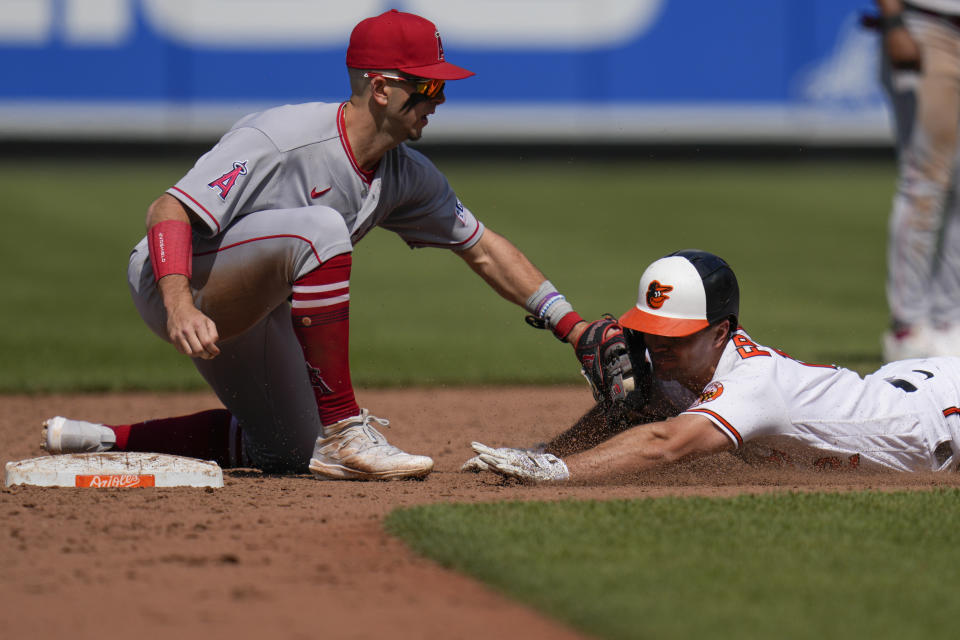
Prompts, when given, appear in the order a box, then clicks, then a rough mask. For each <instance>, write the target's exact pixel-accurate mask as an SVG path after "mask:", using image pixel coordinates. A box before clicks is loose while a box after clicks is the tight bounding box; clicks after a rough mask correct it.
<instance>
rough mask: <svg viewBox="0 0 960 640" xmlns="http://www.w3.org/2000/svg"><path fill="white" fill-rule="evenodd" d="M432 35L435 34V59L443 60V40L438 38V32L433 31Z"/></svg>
mask: <svg viewBox="0 0 960 640" xmlns="http://www.w3.org/2000/svg"><path fill="white" fill-rule="evenodd" d="M433 35H435V36H437V60H440V61H441V62H442V61H443V41H442V40H441V39H440V32H439V31H434V33H433Z"/></svg>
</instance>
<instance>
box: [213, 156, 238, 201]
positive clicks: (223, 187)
mask: <svg viewBox="0 0 960 640" xmlns="http://www.w3.org/2000/svg"><path fill="white" fill-rule="evenodd" d="M245 175H247V161H246V160H244V161H243V162H234V163H233V169H232V170H230V171H227V172H226V173H225V174H223V175H222V176H220V177H219V178H217V179H216V180H214V181H213V182H211V183H210V184H208V185H207V186H208V187H210V188H211V189H219V190H220V199H221V200H226V199H227V194H228V193H230V189H233V185H234V184H236V182H237V178H239V177H240V176H245Z"/></svg>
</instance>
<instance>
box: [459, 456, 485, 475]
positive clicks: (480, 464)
mask: <svg viewBox="0 0 960 640" xmlns="http://www.w3.org/2000/svg"><path fill="white" fill-rule="evenodd" d="M460 471H464V472H473V473H480V472H481V471H490V465H488V464H487V463H486V462H484V461H483V460H481V459H480V456H473V457H472V458H470V459H469V460H467V461H466V462H464V463H463V466H461V467H460Z"/></svg>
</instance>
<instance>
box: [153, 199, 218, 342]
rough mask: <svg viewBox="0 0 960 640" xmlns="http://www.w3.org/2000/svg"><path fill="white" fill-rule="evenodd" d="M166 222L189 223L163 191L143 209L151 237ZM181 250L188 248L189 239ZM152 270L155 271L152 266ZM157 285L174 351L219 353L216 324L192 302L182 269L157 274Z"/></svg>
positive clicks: (165, 224) (178, 207)
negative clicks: (145, 212) (148, 206)
mask: <svg viewBox="0 0 960 640" xmlns="http://www.w3.org/2000/svg"><path fill="white" fill-rule="evenodd" d="M170 223H173V224H174V225H176V224H181V225H182V224H183V223H186V224H187V225H188V226H189V224H190V215H189V213H188V210H187V209H186V208H185V207H184V206H183V204H181V203H180V201H179V200H177V199H176V198H174V197H173V196H171V195H169V194H163V195H162V196H160V197H159V198H157V200H155V201H154V202H153V204H152V205H150V208H149V209H148V210H147V233H148V235H150V236H151V237H152V238H153V237H156V230H157V229H161V228H166V227H168V226H169V224H170ZM157 225H161V226H159V227H158V226H157ZM175 228H176V227H175V226H174V229H175ZM151 244H152V246H151V261H152V262H154V264H155V265H156V258H155V256H154V255H153V254H154V252H155V251H156V250H157V248H156V247H155V246H153V245H156V244H157V241H156V240H154V241H153V242H152V243H151ZM170 244H173V243H170ZM162 250H164V251H173V249H172V248H171V247H168V246H164V247H163V249H162ZM185 250H186V251H190V244H189V240H188V241H187V247H186V249H185ZM171 259H172V256H171ZM187 271H189V269H187ZM154 272H155V273H156V266H155V271H154ZM157 288H158V289H159V290H160V295H161V296H162V297H163V305H164V307H165V308H166V310H167V336H168V338H169V339H170V342H171V343H172V344H173V346H174V347H175V348H176V349H177V351H179V352H180V353H182V354H184V355H188V356H191V357H196V358H204V359H210V358H213V357H215V356H217V355H218V354H219V353H220V349H219V348H218V347H217V340H218V339H219V335H218V334H217V326H216V324H214V322H213V320H211V319H210V318H208V317H207V316H206V315H204V314H203V313H202V312H201V311H200V310H199V309H197V307H196V305H195V304H194V302H193V294H192V292H191V291H190V281H189V278H188V276H187V275H185V274H183V273H168V274H164V275H161V276H160V278H159V279H158V280H157Z"/></svg>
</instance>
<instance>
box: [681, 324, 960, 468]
mask: <svg viewBox="0 0 960 640" xmlns="http://www.w3.org/2000/svg"><path fill="white" fill-rule="evenodd" d="M958 406H960V359H958V358H929V359H924V360H904V361H900V362H894V363H891V364H888V365H886V366H884V367H882V368H881V369H879V370H878V371H876V372H875V373H873V374H870V375H868V376H866V377H863V378H861V377H860V376H859V375H858V374H857V373H856V372H854V371H850V370H848V369H843V368H838V367H834V366H832V365H812V364H807V363H804V362H800V361H798V360H794V359H792V358H790V357H789V356H788V355H787V354H785V353H783V352H782V351H779V350H777V349H773V348H771V347H766V346H763V345H759V344H757V343H755V342H754V341H753V340H751V339H750V337H749V336H748V335H747V334H746V333H745V332H744V331H743V330H739V331H737V333H736V334H734V336H733V338H732V339H731V340H730V342H728V344H727V346H726V347H725V349H724V351H723V355H722V356H721V358H720V361H719V363H718V364H717V369H716V371H715V373H714V376H713V379H712V380H711V381H710V382H709V383H708V384H707V386H706V387H704V389H703V393H702V394H701V395H700V397H699V398H698V399H697V400H695V401H694V402H693V404H692V405H691V406H690V407H689V408H688V409H686V410H685V411H683V413H685V414H693V415H698V416H704V417H706V418H708V419H709V420H710V421H711V422H713V423H714V425H716V427H717V428H718V429H720V431H722V432H723V433H724V434H725V435H727V437H729V438H730V440H731V441H732V442H733V444H734V446H735V447H737V448H740V447H742V446H743V444H744V443H745V442H747V441H750V440H753V439H756V438H763V439H764V441H765V442H769V441H771V440H772V441H775V440H776V439H777V438H785V439H788V440H791V441H793V442H795V443H799V444H802V445H804V446H805V447H811V448H813V449H817V450H821V451H825V452H832V453H834V454H837V455H842V456H843V457H844V459H851V460H856V461H857V462H859V460H860V457H862V458H863V459H865V460H866V461H871V462H874V463H877V464H880V465H883V466H885V467H890V468H893V469H897V470H901V471H938V470H944V469H956V467H957V463H958V460H957V458H958V457H960V456H956V455H952V453H953V451H955V450H956V449H955V448H954V449H951V448H947V446H942V445H948V446H949V445H951V443H954V442H955V443H957V444H958V445H960V408H958ZM952 446H953V447H956V446H957V445H952ZM938 448H939V449H938Z"/></svg>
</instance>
